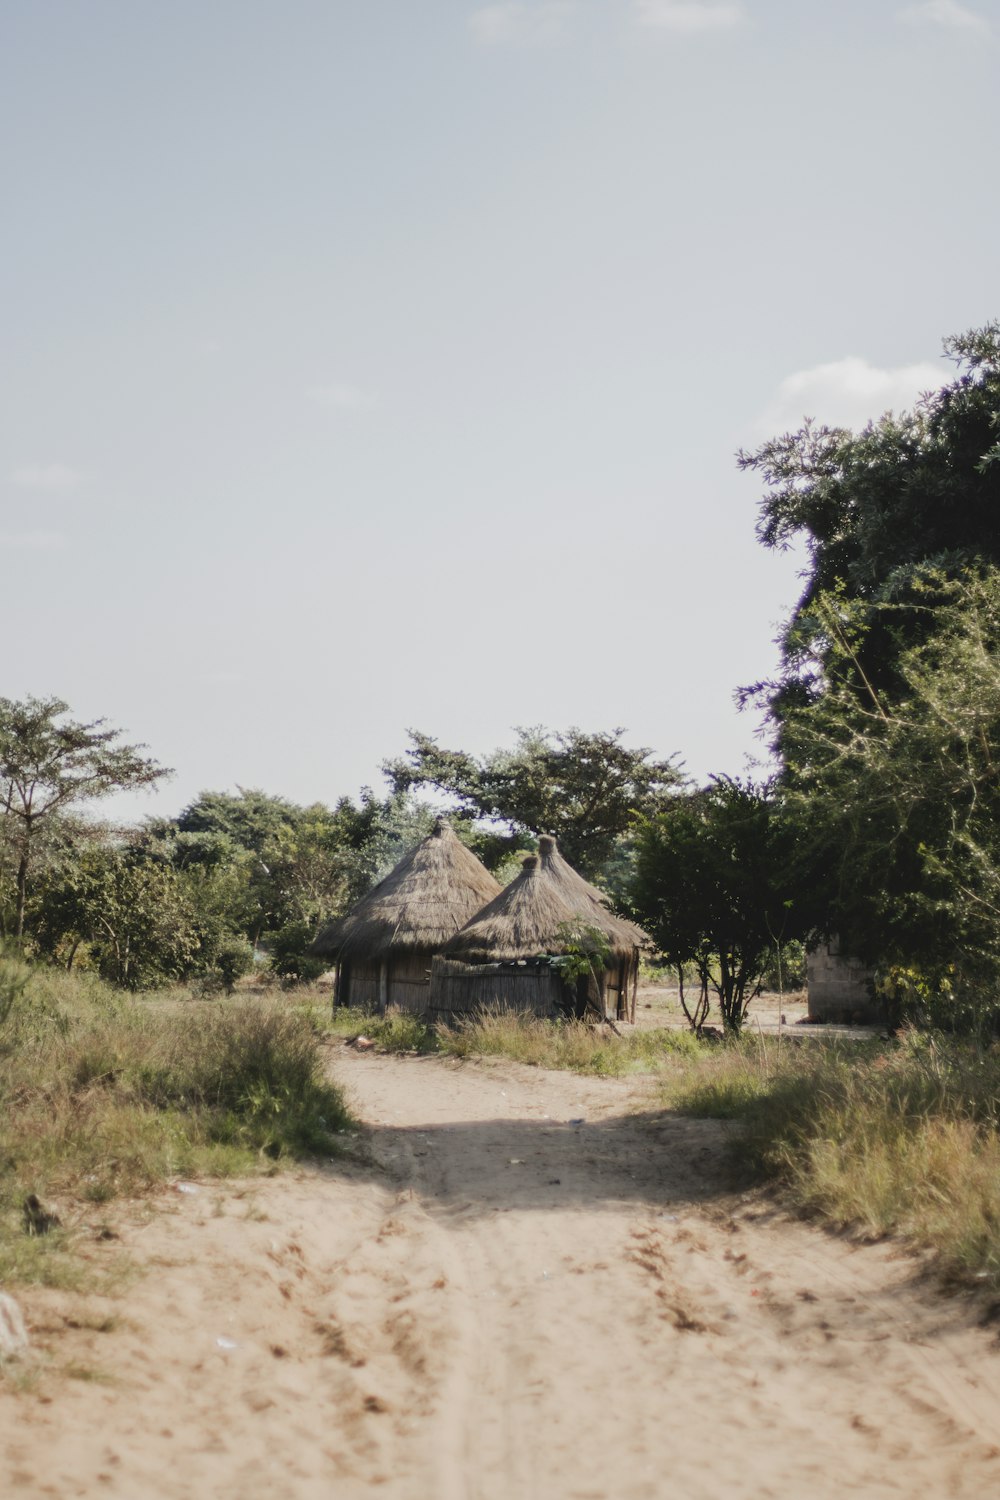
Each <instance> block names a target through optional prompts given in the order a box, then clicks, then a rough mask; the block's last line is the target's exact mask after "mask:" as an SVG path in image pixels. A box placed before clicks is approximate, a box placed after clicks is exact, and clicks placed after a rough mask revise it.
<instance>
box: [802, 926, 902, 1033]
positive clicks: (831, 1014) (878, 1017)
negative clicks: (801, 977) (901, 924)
mask: <svg viewBox="0 0 1000 1500" xmlns="http://www.w3.org/2000/svg"><path fill="white" fill-rule="evenodd" d="M869 977H870V971H869V970H868V969H867V968H866V967H865V965H864V964H861V963H858V961H857V960H856V959H853V958H850V957H849V956H848V955H847V954H844V953H841V952H840V949H839V946H838V944H837V941H836V939H835V938H834V939H831V941H830V942H829V943H821V944H820V946H819V947H818V948H814V949H813V951H812V952H811V953H809V954H807V955H806V987H807V991H808V996H809V1019H810V1020H812V1021H857V1022H878V1021H882V1020H883V1019H884V1015H883V1011H882V1007H881V1005H880V1004H879V1003H878V1002H877V1001H874V1000H873V999H872V998H871V995H870V994H869V991H868V980H869Z"/></svg>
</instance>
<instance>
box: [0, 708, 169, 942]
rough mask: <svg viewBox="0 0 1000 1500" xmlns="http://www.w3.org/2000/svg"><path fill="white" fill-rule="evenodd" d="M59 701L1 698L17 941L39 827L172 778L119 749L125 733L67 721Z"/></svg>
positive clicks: (0, 796)
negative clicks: (116, 795) (70, 811)
mask: <svg viewBox="0 0 1000 1500" xmlns="http://www.w3.org/2000/svg"><path fill="white" fill-rule="evenodd" d="M68 713H69V705H68V704H66V703H63V701H62V700H61V699H60V698H30V697H29V698H25V699H24V700H23V701H22V702H17V701H15V700H14V699H11V698H0V800H2V804H3V811H4V820H3V823H4V827H3V836H4V842H5V844H6V845H8V847H10V848H12V849H13V851H14V855H15V858H16V865H17V874H16V902H15V913H14V936H15V937H16V938H17V940H18V941H19V942H20V940H21V938H22V937H23V935H24V912H25V904H26V901H27V893H28V876H29V871H30V868H31V862H32V856H33V854H34V853H35V850H36V845H37V835H38V830H39V827H40V826H44V825H45V824H46V823H47V822H48V821H50V820H51V819H52V818H54V816H55V815H56V814H57V813H59V812H63V811H65V810H67V809H69V808H71V807H76V806H79V805H80V804H81V803H84V802H92V801H94V800H95V799H97V798H100V797H107V796H109V795H110V794H111V793H112V792H119V791H125V790H128V789H131V788H134V787H139V786H150V785H152V784H153V783H155V782H157V781H159V780H160V778H161V777H163V776H165V775H167V774H168V773H167V771H166V769H165V768H164V767H163V766H159V765H157V763H156V762H155V761H153V760H149V759H147V758H146V757H145V756H143V755H140V754H139V751H140V750H141V749H143V748H144V747H143V746H141V745H123V744H121V743H119V741H120V739H121V730H118V729H110V728H106V727H105V723H106V721H105V720H104V719H94V720H92V721H91V722H90V723H82V722H80V721H78V720H75V719H69V718H67V715H68Z"/></svg>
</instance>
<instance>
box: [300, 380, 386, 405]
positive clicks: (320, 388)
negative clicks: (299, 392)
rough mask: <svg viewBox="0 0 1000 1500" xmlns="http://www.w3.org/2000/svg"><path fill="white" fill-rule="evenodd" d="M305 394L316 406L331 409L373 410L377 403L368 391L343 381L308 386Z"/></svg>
mask: <svg viewBox="0 0 1000 1500" xmlns="http://www.w3.org/2000/svg"><path fill="white" fill-rule="evenodd" d="M305 395H306V399H307V400H308V401H312V402H313V403H314V404H315V405H316V406H325V407H327V408H328V410H330V411H371V410H372V408H373V407H374V406H375V405H376V401H375V397H374V396H372V395H371V394H370V393H369V392H368V391H363V390H361V389H360V388H359V387H358V386H356V385H346V384H344V383H342V382H335V383H334V384H333V385H310V386H307V387H306V391H305Z"/></svg>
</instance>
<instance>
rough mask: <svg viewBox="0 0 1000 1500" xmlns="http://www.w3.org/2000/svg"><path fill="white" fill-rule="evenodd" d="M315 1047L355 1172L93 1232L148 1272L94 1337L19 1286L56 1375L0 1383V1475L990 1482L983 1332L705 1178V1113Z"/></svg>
mask: <svg viewBox="0 0 1000 1500" xmlns="http://www.w3.org/2000/svg"><path fill="white" fill-rule="evenodd" d="M335 1066H336V1070H337V1072H338V1074H339V1076H340V1077H342V1079H343V1081H344V1082H345V1083H346V1085H347V1087H348V1090H349V1091H350V1093H351V1095H352V1098H353V1100H354V1104H355V1108H356V1109H357V1110H358V1112H359V1113H360V1114H361V1115H362V1116H363V1117H364V1118H365V1119H366V1121H367V1122H368V1123H369V1125H370V1126H371V1127H372V1136H371V1145H372V1151H373V1153H374V1156H375V1158H376V1160H377V1161H378V1163H380V1168H379V1169H378V1170H376V1171H374V1172H373V1171H372V1170H371V1169H369V1168H364V1167H348V1168H346V1169H345V1168H344V1167H343V1166H341V1165H337V1164H331V1166H330V1168H329V1170H328V1171H310V1172H302V1173H299V1174H297V1175H296V1176H294V1177H291V1178H290V1177H288V1176H280V1177H275V1178H272V1179H268V1180H265V1181H263V1182H255V1183H253V1184H243V1185H239V1186H237V1187H226V1188H224V1189H220V1190H218V1191H217V1190H215V1189H213V1188H211V1187H207V1186H203V1187H202V1189H201V1191H200V1192H199V1193H194V1194H179V1193H171V1194H166V1195H164V1196H163V1198H162V1199H161V1201H160V1202H159V1203H158V1204H157V1205H156V1206H155V1211H154V1212H151V1213H146V1214H144V1215H143V1216H142V1217H139V1216H133V1217H131V1218H129V1217H126V1218H124V1219H123V1221H122V1222H121V1223H120V1224H119V1225H118V1228H119V1230H120V1233H121V1236H122V1238H121V1241H120V1243H119V1242H106V1241H98V1240H97V1239H96V1238H95V1239H94V1240H93V1242H92V1250H91V1253H92V1254H93V1255H94V1257H95V1258H100V1257H103V1258H113V1257H114V1256H116V1255H121V1254H122V1250H123V1249H124V1251H125V1253H127V1254H128V1255H130V1256H131V1257H132V1258H133V1259H135V1260H137V1261H138V1262H139V1263H140V1264H141V1265H142V1266H143V1267H144V1268H145V1271H146V1274H145V1275H144V1276H142V1278H141V1279H139V1280H138V1281H136V1282H135V1284H134V1285H133V1286H132V1287H131V1288H130V1289H129V1291H128V1292H127V1294H126V1295H125V1297H124V1299H123V1302H122V1303H121V1304H120V1305H119V1309H118V1310H119V1311H120V1310H121V1308H122V1307H123V1308H124V1313H125V1319H126V1321H125V1323H124V1324H123V1325H122V1326H118V1327H116V1328H114V1329H113V1330H112V1331H110V1332H100V1331H97V1329H96V1328H95V1327H93V1326H86V1325H87V1324H91V1325H93V1324H98V1323H100V1321H101V1318H102V1316H103V1315H104V1314H105V1313H106V1312H107V1310H108V1309H109V1308H110V1307H111V1306H112V1305H111V1304H110V1303H108V1304H104V1303H100V1302H99V1301H98V1300H97V1299H89V1301H82V1300H81V1299H80V1298H73V1297H69V1296H67V1295H65V1294H54V1293H35V1294H33V1295H31V1296H30V1297H29V1296H26V1297H25V1298H24V1299H23V1300H24V1304H25V1309H26V1311H27V1313H28V1315H29V1319H30V1321H31V1324H32V1328H33V1332H34V1337H35V1341H36V1344H37V1345H38V1346H40V1347H41V1348H43V1349H45V1350H47V1351H48V1355H49V1358H50V1359H51V1360H52V1361H53V1362H54V1364H55V1365H56V1366H57V1367H59V1366H61V1367H62V1368H64V1369H65V1368H66V1367H67V1366H69V1365H74V1366H75V1367H76V1373H77V1378H76V1379H69V1378H67V1379H61V1378H58V1377H57V1376H54V1375H51V1374H50V1375H49V1376H47V1377H46V1378H45V1379H44V1380H43V1381H42V1382H41V1384H40V1385H39V1386H38V1387H37V1388H36V1389H34V1390H32V1389H28V1390H26V1391H23V1392H17V1391H12V1390H10V1389H5V1390H3V1391H0V1494H3V1495H6V1494H8V1493H12V1494H17V1495H18V1496H21V1495H24V1496H31V1495H43V1494H45V1495H55V1496H59V1497H63V1496H66V1497H69V1496H76V1495H88V1496H89V1495H98V1494H111V1495H119V1496H122V1497H129V1500H143V1497H145V1496H151V1497H154V1496H155V1497H161V1496H162V1497H186V1496H220V1497H230V1496H231V1497H237V1496H239V1497H245V1500H256V1497H264V1496H269V1497H289V1500H313V1497H319V1496H324V1497H329V1496H336V1497H338V1500H339V1497H354V1496H360V1495H368V1494H370V1493H371V1492H372V1491H375V1492H380V1493H382V1494H383V1495H385V1496H388V1497H392V1500H397V1497H398V1500H438V1497H440V1500H529V1497H538V1500H543V1497H544V1500H612V1497H614V1500H646V1497H663V1496H671V1497H673V1496H676V1497H679V1500H680V1497H683V1500H701V1497H704V1500H709V1497H711V1500H718V1497H726V1500H729V1497H745V1500H751V1497H753V1500H764V1497H768V1496H774V1497H781V1500H793V1497H794V1500H798V1497H800V1496H801V1497H811V1500H826V1497H833V1496H841V1495H844V1494H848V1495H851V1494H855V1495H861V1496H865V1497H883V1496H885V1497H888V1496H902V1495H905V1496H908V1497H927V1500H931V1497H933V1500H937V1497H944V1496H956V1497H964V1496H969V1497H972V1496H975V1497H977V1500H978V1497H981V1496H984V1495H989V1494H996V1493H997V1492H998V1491H1000V1358H998V1350H997V1344H996V1338H995V1335H994V1334H992V1333H990V1332H985V1331H983V1330H981V1329H979V1328H978V1327H976V1326H975V1324H974V1321H973V1315H972V1310H971V1308H968V1307H965V1306H963V1305H962V1304H960V1303H956V1302H942V1301H941V1300H939V1299H937V1298H935V1297H933V1296H930V1295H928V1294H925V1293H921V1292H920V1291H919V1290H917V1289H916V1288H915V1287H914V1286H913V1285H912V1281H911V1278H912V1273H913V1266H912V1262H909V1261H907V1260H905V1259H902V1258H900V1257H898V1256H896V1255H895V1254H894V1252H893V1250H892V1248H891V1247H888V1246H884V1245H883V1246H876V1247H861V1248H857V1247H851V1246H850V1245H848V1244H846V1243H844V1242H843V1241H839V1240H836V1239H833V1238H830V1237H828V1236H825V1235H822V1234H820V1233H818V1232H816V1231H813V1230H810V1229H808V1228H807V1227H805V1226H802V1225H800V1224H796V1223H790V1222H786V1221H785V1220H784V1219H782V1218H781V1217H780V1216H778V1215H775V1214H773V1213H771V1212H769V1211H767V1209H766V1207H765V1206H764V1205H763V1204H762V1203H761V1202H760V1201H758V1200H757V1199H755V1198H750V1197H748V1198H745V1199H742V1198H739V1197H733V1196H731V1195H728V1194H727V1193H726V1192H725V1191H724V1188H723V1186H722V1184H721V1183H720V1182H719V1179H718V1177H717V1175H716V1173H717V1162H718V1153H719V1144H720V1127H718V1126H716V1125H713V1124H712V1123H711V1122H704V1121H684V1120H674V1119H671V1118H669V1117H667V1118H664V1117H662V1115H661V1114H660V1113H659V1112H658V1111H656V1110H655V1109H654V1108H650V1107H649V1106H644V1102H643V1088H644V1085H642V1084H638V1083H629V1082H623V1081H620V1080H601V1079H579V1078H574V1077H572V1076H570V1075H567V1074H557V1073H546V1072H542V1071H540V1070H531V1069H523V1068H518V1067H515V1066H512V1065H508V1064H497V1065H490V1064H468V1063H466V1064H460V1063H454V1062H450V1061H446V1060H441V1059H436V1058H427V1059H417V1058H392V1057H372V1056H358V1055H356V1054H353V1053H349V1052H346V1051H345V1052H343V1053H341V1054H340V1055H338V1057H337V1060H336V1064H335ZM581 1117H582V1118H583V1120H584V1123H582V1124H574V1123H570V1122H571V1121H575V1120H579V1119H580V1118H581ZM95 1224H96V1220H95ZM86 1233H87V1229H86V1226H85V1225H81V1234H84V1235H85V1234H86ZM81 1324H82V1325H85V1326H80V1325H81ZM220 1339H221V1340H223V1341H224V1342H223V1343H222V1344H220V1343H219V1340H220ZM230 1346H233V1347H230ZM81 1374H89V1375H91V1376H94V1375H96V1376H98V1377H106V1378H99V1379H94V1378H91V1379H81V1378H79V1376H80V1375H81Z"/></svg>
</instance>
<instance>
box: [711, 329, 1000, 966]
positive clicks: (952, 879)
mask: <svg viewBox="0 0 1000 1500" xmlns="http://www.w3.org/2000/svg"><path fill="white" fill-rule="evenodd" d="M945 353H946V355H947V356H948V357H949V358H950V359H952V360H954V361H955V362H956V363H957V365H958V367H959V373H958V377H957V379H955V380H953V381H951V382H950V383H949V384H947V385H944V386H942V388H941V389H940V390H937V391H935V392H932V393H930V394H928V395H926V396H924V397H923V398H922V399H921V401H920V402H919V404H918V405H917V407H916V409H915V410H914V411H912V412H909V413H903V414H902V415H899V416H894V415H892V414H887V415H886V416H884V417H883V418H882V419H881V420H879V421H878V422H872V423H869V425H868V426H867V427H866V428H865V429H864V430H863V431H862V432H859V433H851V432H848V431H846V430H843V429H831V428H826V427H816V426H814V425H812V424H809V423H807V424H806V426H805V427H803V428H802V429H801V430H800V431H798V432H795V433H786V434H785V435H784V436H782V437H779V438H775V439H774V440H772V441H771V442H770V443H767V444H765V445H764V446H763V447H762V448H760V449H759V450H758V451H757V452H755V453H751V454H743V455H741V463H742V464H743V466H744V467H745V468H748V469H751V470H753V471H755V472H757V473H758V474H759V475H760V476H761V477H762V478H763V480H764V482H765V486H766V493H765V496H764V499H763V502H762V505H761V516H760V526H759V534H760V537H761V539H762V541H763V542H764V543H765V545H767V546H771V547H783V546H787V545H789V544H790V543H791V542H792V541H794V540H804V541H805V542H806V544H807V547H808V554H809V564H808V568H807V571H806V583H805V588H804V591H803V594H802V597H801V599H800V600H799V603H798V605H797V606H796V608H795V610H794V611H793V612H792V615H791V617H790V619H789V620H788V622H787V625H786V627H785V630H784V632H783V635H782V638H781V648H782V666H781V673H780V676H779V678H778V679H777V680H776V681H773V682H769V683H764V684H760V685H758V688H757V689H756V692H757V694H758V696H759V697H760V698H761V699H762V701H763V702H764V704H765V705H766V707H767V709H768V711H769V715H770V719H771V725H772V728H773V732H774V744H775V747H776V749H777V750H778V751H779V753H780V756H781V760H782V782H783V789H784V797H785V802H786V806H787V807H788V808H789V810H790V811H791V812H792V813H793V814H794V816H795V818H796V819H797V820H798V822H799V826H800V827H801V828H802V830H803V831H804V835H805V836H804V838H803V840H802V842H801V844H800V851H801V852H803V854H804V858H803V862H802V865H801V867H800V871H799V884H800V888H801V890H802V891H803V892H807V893H808V892H810V891H811V892H812V894H813V896H814V898H815V904H814V909H813V927H814V930H816V931H821V930H823V929H825V930H827V931H830V930H831V929H834V928H835V929H837V930H838V931H839V932H840V935H841V938H842V940H843V941H844V942H845V944H846V945H847V946H848V947H849V948H850V949H852V950H853V951H855V952H856V953H858V954H859V956H862V957H865V958H868V959H869V960H871V961H872V963H873V965H875V967H876V968H877V970H878V971H879V973H880V975H881V976H882V977H885V978H887V979H889V980H891V981H892V982H893V983H897V982H898V981H899V978H900V976H908V978H907V979H906V982H907V983H909V984H910V985H911V987H912V988H913V989H914V991H921V992H926V991H928V990H929V989H935V988H936V989H937V991H938V992H939V993H944V992H945V991H946V990H947V989H948V988H949V987H951V988H952V989H954V988H955V987H956V986H959V987H960V986H961V984H963V983H969V984H973V985H978V986H979V987H980V989H982V990H983V991H984V992H985V990H987V989H992V988H994V987H995V982H996V980H997V978H1000V900H998V897H1000V878H998V877H1000V841H998V840H997V839H996V838H995V837H994V835H993V832H992V830H993V828H994V827H996V826H997V819H998V817H1000V799H998V798H997V796H996V794H995V791H994V784H995V781H996V770H995V763H996V762H998V757H1000V697H998V687H1000V683H998V681H997V676H996V665H995V664H996V662H997V660H998V657H1000V630H998V626H997V618H998V608H1000V324H997V323H991V324H988V325H987V326H986V327H984V328H982V329H979V330H972V331H970V332H968V333H964V334H961V335H958V336H956V337H954V338H950V339H948V340H946V342H945Z"/></svg>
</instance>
